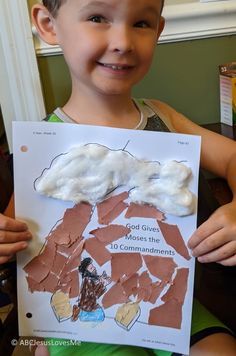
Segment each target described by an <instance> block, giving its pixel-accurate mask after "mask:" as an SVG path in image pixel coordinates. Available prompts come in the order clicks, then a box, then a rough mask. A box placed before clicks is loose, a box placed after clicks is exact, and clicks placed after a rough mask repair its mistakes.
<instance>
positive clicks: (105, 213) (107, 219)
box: [97, 192, 129, 225]
mask: <svg viewBox="0 0 236 356" xmlns="http://www.w3.org/2000/svg"><path fill="white" fill-rule="evenodd" d="M128 196H129V194H128V192H123V193H120V194H118V195H115V196H112V197H110V198H108V199H106V200H104V201H102V202H101V203H99V204H97V211H98V222H99V224H102V225H109V224H110V223H111V222H112V221H113V220H114V219H115V218H117V216H119V215H120V214H121V213H122V212H123V211H124V210H125V209H126V208H127V206H128V204H127V203H124V200H126V199H127V198H128Z"/></svg>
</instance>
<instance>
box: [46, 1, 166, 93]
mask: <svg viewBox="0 0 236 356" xmlns="http://www.w3.org/2000/svg"><path fill="white" fill-rule="evenodd" d="M160 8H161V0H135V1H134V0H67V1H66V2H65V3H64V4H63V5H62V6H61V7H60V9H59V11H58V13H57V15H56V17H55V18H53V19H52V24H53V28H54V31H55V33H56V41H57V42H58V44H59V45H60V46H61V48H62V50H63V52H64V56H65V59H66V62H67V64H68V66H69V69H70V72H71V76H72V82H73V86H74V87H77V89H78V90H80V91H81V90H85V91H86V93H88V91H91V90H92V92H93V93H100V94H101V93H103V94H108V95H112V94H124V95H125V94H130V93H131V89H132V87H133V85H134V84H136V83H137V82H139V81H140V80H141V79H142V78H143V76H144V75H145V74H146V73H147V71H148V69H149V67H150V64H151V61H152V57H153V52H154V49H155V45H156V41H157V38H158V29H159V28H160V27H161V25H162V24H161V17H160ZM162 20H163V19H162Z"/></svg>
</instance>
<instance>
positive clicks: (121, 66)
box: [97, 62, 134, 71]
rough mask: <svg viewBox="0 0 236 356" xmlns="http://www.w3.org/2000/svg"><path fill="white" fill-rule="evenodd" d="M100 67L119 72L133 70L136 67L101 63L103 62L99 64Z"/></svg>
mask: <svg viewBox="0 0 236 356" xmlns="http://www.w3.org/2000/svg"><path fill="white" fill-rule="evenodd" d="M97 63H98V65H100V66H102V67H104V68H108V69H112V70H117V71H121V70H129V69H132V68H133V67H134V66H131V65H128V64H115V63H101V62H97Z"/></svg>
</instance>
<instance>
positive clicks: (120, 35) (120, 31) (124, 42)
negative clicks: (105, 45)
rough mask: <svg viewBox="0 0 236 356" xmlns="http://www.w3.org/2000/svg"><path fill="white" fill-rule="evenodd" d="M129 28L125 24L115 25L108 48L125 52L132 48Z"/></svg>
mask: <svg viewBox="0 0 236 356" xmlns="http://www.w3.org/2000/svg"><path fill="white" fill-rule="evenodd" d="M131 32H132V31H131V29H128V28H127V27H126V26H116V27H115V28H113V31H112V33H111V41H110V49H111V50H112V51H115V52H120V53H125V52H131V51H133V49H134V44H133V36H132V33H131Z"/></svg>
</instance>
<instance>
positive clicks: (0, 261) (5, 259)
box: [0, 255, 13, 265]
mask: <svg viewBox="0 0 236 356" xmlns="http://www.w3.org/2000/svg"><path fill="white" fill-rule="evenodd" d="M12 257H13V256H12V255H11V256H1V257H0V265H2V264H4V263H6V262H8V261H9V260H10V259H11V258H12Z"/></svg>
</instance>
